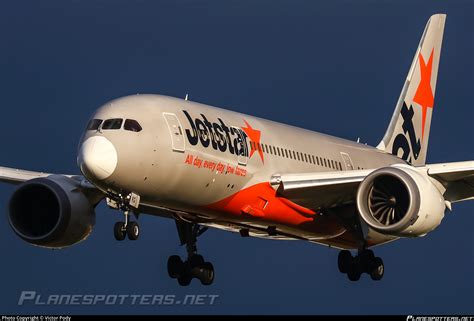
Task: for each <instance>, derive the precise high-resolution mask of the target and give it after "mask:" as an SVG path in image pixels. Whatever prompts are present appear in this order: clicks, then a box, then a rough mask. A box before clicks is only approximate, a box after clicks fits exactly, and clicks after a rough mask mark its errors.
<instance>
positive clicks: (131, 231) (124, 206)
mask: <svg viewBox="0 0 474 321" xmlns="http://www.w3.org/2000/svg"><path fill="white" fill-rule="evenodd" d="M132 197H133V195H132V194H129V195H127V196H125V197H123V196H122V195H119V201H118V202H117V201H114V200H112V199H109V198H107V204H108V205H109V206H110V207H112V208H115V209H119V210H120V211H122V212H123V215H124V217H125V221H124V222H117V223H115V225H114V237H115V239H116V240H117V241H123V240H124V239H125V236H128V239H129V240H133V241H134V240H137V239H138V237H139V236H140V226H139V225H138V223H137V222H136V221H130V219H129V214H130V208H131V206H130V205H131V198H132ZM137 218H138V216H137Z"/></svg>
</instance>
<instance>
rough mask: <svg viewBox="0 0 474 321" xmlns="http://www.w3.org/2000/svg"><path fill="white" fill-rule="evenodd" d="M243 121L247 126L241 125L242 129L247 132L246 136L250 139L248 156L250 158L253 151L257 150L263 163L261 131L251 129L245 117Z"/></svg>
mask: <svg viewBox="0 0 474 321" xmlns="http://www.w3.org/2000/svg"><path fill="white" fill-rule="evenodd" d="M244 122H245V125H246V126H247V127H242V130H243V131H244V132H245V133H246V134H247V136H248V138H249V139H250V158H252V155H253V154H254V153H255V151H258V154H259V155H260V158H261V159H262V163H265V161H264V159H263V150H262V145H261V144H260V136H261V132H260V131H259V130H256V129H253V128H252V126H250V124H249V123H247V121H246V120H245V119H244Z"/></svg>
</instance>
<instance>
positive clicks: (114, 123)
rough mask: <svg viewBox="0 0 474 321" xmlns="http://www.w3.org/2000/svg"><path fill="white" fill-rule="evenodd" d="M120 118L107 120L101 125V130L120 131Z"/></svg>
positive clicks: (121, 120)
mask: <svg viewBox="0 0 474 321" xmlns="http://www.w3.org/2000/svg"><path fill="white" fill-rule="evenodd" d="M122 122H123V119H122V118H112V119H107V120H106V121H104V123H103V124H102V129H120V127H122Z"/></svg>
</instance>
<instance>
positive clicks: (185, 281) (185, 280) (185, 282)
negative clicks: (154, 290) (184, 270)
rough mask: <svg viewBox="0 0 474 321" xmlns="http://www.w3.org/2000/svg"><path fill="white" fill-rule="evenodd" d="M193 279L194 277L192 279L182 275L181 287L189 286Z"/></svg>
mask: <svg viewBox="0 0 474 321" xmlns="http://www.w3.org/2000/svg"><path fill="white" fill-rule="evenodd" d="M191 279H192V277H190V276H189V275H181V276H180V277H178V283H179V285H181V286H188V285H189V284H190V283H191Z"/></svg>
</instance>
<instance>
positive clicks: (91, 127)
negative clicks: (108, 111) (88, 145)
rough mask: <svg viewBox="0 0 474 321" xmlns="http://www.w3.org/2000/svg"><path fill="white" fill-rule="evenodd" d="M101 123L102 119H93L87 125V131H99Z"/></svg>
mask: <svg viewBox="0 0 474 321" xmlns="http://www.w3.org/2000/svg"><path fill="white" fill-rule="evenodd" d="M101 123H102V119H91V120H90V121H89V123H88V124H87V130H97V129H99V126H100V124H101Z"/></svg>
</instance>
